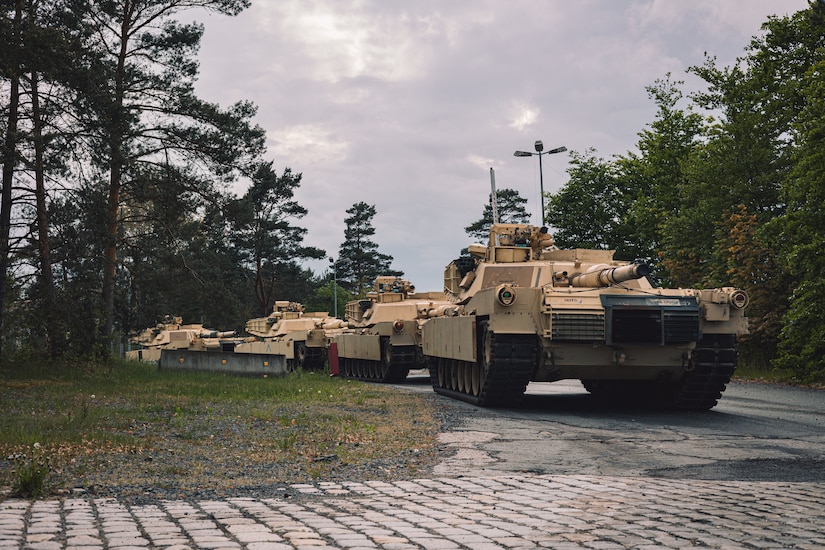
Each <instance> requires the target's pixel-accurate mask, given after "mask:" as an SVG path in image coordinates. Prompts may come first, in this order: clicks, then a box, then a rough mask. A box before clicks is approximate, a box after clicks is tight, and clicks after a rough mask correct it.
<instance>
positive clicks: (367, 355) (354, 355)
mask: <svg viewBox="0 0 825 550" xmlns="http://www.w3.org/2000/svg"><path fill="white" fill-rule="evenodd" d="M457 309H458V308H457V306H456V305H455V304H453V303H452V302H450V301H449V300H447V298H446V296H445V295H444V293H443V292H416V290H415V286H413V285H412V284H411V283H410V281H408V280H406V279H402V278H401V277H394V276H383V277H377V278H376V279H375V281H374V283H373V291H372V292H369V293H367V296H366V298H364V299H363V300H354V301H351V302H349V303H347V306H346V315H345V320H346V321H347V323H348V325H349V327H350V329H349V330H346V331H344V332H342V333H340V334H337V335H336V336H334V338H333V341H334V342H335V344H336V347H337V350H338V360H339V365H340V374H341V376H343V377H346V378H355V379H358V380H366V381H370V382H387V383H396V382H402V381H404V380H405V379H406V378H407V375H408V374H409V372H410V369H416V368H424V367H425V366H426V363H425V362H424V359H423V356H422V354H421V327H422V326H423V325H425V324H426V322H428V321H429V320H430V319H432V318H433V317H438V316H441V315H445V314H450V313H451V312H456V311H457Z"/></svg>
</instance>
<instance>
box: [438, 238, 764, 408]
mask: <svg viewBox="0 0 825 550" xmlns="http://www.w3.org/2000/svg"><path fill="white" fill-rule="evenodd" d="M468 253H469V254H468V255H467V256H465V257H462V258H459V259H458V260H455V261H454V262H452V263H451V264H450V265H449V266H447V268H446V270H445V273H444V286H445V293H446V295H447V296H448V297H449V298H450V299H451V300H452V301H453V302H454V303H455V304H457V305H459V306H461V309H460V311H459V315H457V316H454V317H439V318H435V319H431V320H430V321H429V322H427V324H425V325H424V327H423V333H422V336H423V341H422V348H423V353H424V355H425V356H426V357H427V359H428V362H429V370H430V379H431V382H432V385H433V389H434V390H435V391H436V392H437V393H439V394H443V395H448V396H450V397H454V398H458V399H462V400H465V401H468V402H470V403H474V404H476V405H481V406H496V405H507V404H513V403H516V402H518V401H519V400H520V398H521V396H522V395H523V393H524V391H525V389H526V387H527V384H528V383H529V382H531V381H537V382H553V381H557V380H563V379H579V380H581V382H582V383H583V385H584V387H585V389H587V390H588V391H589V392H591V393H593V394H599V395H605V396H612V397H619V398H627V397H632V399H634V400H636V402H640V401H642V402H644V401H646V402H657V403H664V404H667V405H669V406H672V407H676V408H682V409H710V408H712V407H713V406H715V405H716V403H717V400H718V399H719V398H720V397H721V395H722V392H723V391H724V390H725V386H726V384H727V383H728V382H729V381H730V377H731V375H732V374H733V371H734V369H735V368H736V361H737V336H739V335H741V334H746V333H747V332H748V323H747V318H746V317H745V316H744V308H745V306H746V305H747V304H748V295H747V294H746V293H745V292H744V291H742V290H737V289H734V288H714V289H704V290H697V289H686V288H676V289H663V288H654V287H653V286H652V285H651V284H650V282H649V280H648V279H647V278H646V275H647V274H648V273H649V267H648V266H647V265H645V264H640V263H629V262H622V261H617V260H614V258H613V253H614V252H613V251H610V250H587V249H573V250H559V249H557V248H555V247H554V246H553V241H552V238H551V236H550V234H549V233H548V232H547V229H546V228H539V227H535V226H531V225H524V224H494V225H493V226H492V227H491V229H490V239H489V243H488V244H487V245H481V244H475V245H471V246H470V247H469V248H468Z"/></svg>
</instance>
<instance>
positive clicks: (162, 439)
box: [0, 395, 457, 504]
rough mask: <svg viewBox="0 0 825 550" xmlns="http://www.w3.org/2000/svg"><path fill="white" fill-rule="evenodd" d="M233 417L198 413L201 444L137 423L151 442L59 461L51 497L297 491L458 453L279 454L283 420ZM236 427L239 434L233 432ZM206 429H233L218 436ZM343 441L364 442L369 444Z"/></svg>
mask: <svg viewBox="0 0 825 550" xmlns="http://www.w3.org/2000/svg"><path fill="white" fill-rule="evenodd" d="M423 399H424V401H425V403H426V405H427V407H429V409H430V413H431V414H432V416H433V417H434V418H435V419H436V420H437V424H439V425H440V431H447V430H449V429H450V427H451V426H453V425H455V423H456V422H457V419H456V416H455V414H454V412H453V410H452V407H451V404H450V403H449V402H448V401H445V400H443V399H438V398H437V397H436V396H435V395H425V396H423ZM235 413H237V411H233V414H235ZM231 418H232V417H230V416H228V415H225V414H212V415H208V416H205V417H204V418H198V420H197V430H198V433H199V434H200V435H199V436H198V438H200V439H201V441H200V442H195V443H193V441H192V434H191V433H190V434H187V435H186V436H185V437H184V436H182V435H181V434H179V433H176V432H175V431H174V430H172V431H169V430H165V431H164V432H163V433H160V434H159V433H157V432H158V430H157V429H155V428H154V427H151V428H146V427H144V426H134V429H135V430H136V431H138V432H139V431H140V430H142V429H144V430H146V431H147V434H146V438H147V445H145V446H144V447H143V448H134V447H131V448H124V449H111V450H109V449H106V450H101V449H90V450H88V452H86V453H81V454H78V453H76V452H74V453H72V455H71V458H68V459H63V460H60V459H58V460H55V461H53V462H54V464H55V465H54V467H53V472H52V474H51V475H50V477H49V479H48V480H47V484H46V485H47V491H48V495H47V496H48V497H62V496H71V497H87V496H88V497H95V498H97V497H113V498H117V499H119V500H120V501H123V502H128V503H135V504H149V503H156V502H158V501H161V500H166V499H182V500H204V499H218V498H229V497H252V498H268V497H284V496H295V494H294V491H293V489H291V487H290V486H291V485H292V484H295V483H317V482H323V481H337V482H341V481H366V480H386V481H389V480H404V479H413V478H421V477H427V476H428V475H430V474H431V472H432V469H433V467H435V466H436V465H437V464H439V463H440V462H442V461H443V460H444V459H445V458H447V457H448V456H450V455H451V454H453V453H454V452H455V451H454V449H452V448H449V447H447V446H446V445H442V444H439V443H437V442H436V437H437V433H431V434H429V435H430V437H429V438H428V439H427V440H426V441H422V444H421V445H420V446H413V447H412V448H409V446H407V447H408V448H403V446H401V448H400V450H395V451H394V450H392V449H384V450H379V451H377V452H376V450H374V449H373V450H370V452H366V453H364V456H366V458H364V459H353V458H350V459H342V458H340V456H350V457H352V456H358V455H359V453H358V452H357V449H355V451H356V452H352V451H353V449H352V448H350V449H348V450H349V451H350V452H337V453H334V454H327V455H320V456H319V455H314V454H313V453H311V452H304V450H303V449H290V452H289V453H280V452H277V450H276V452H273V445H272V444H271V441H272V438H274V437H277V434H278V432H277V430H276V429H275V428H276V427H275V426H270V425H268V424H269V423H266V422H259V423H257V424H254V425H253V430H252V432H251V433H250V430H249V428H238V425H237V424H235V423H233V422H231ZM233 431H235V432H238V433H231V434H230V432H233ZM149 432H151V433H149ZM436 432H437V430H436ZM206 434H230V435H224V436H219V437H218V438H212V437H210V436H207V435H206ZM281 437H282V436H281ZM150 438H151V440H152V442H151V444H149V443H148V440H149V439H150ZM256 441H257V443H256ZM267 441H269V444H268V445H267ZM341 445H351V446H354V447H358V446H359V445H364V443H360V442H353V443H342V444H341ZM366 445H369V443H367V444H366ZM287 455H288V456H287ZM0 462H2V461H0ZM2 466H4V467H5V466H8V464H3V465H2ZM9 492H10V487H8V486H6V487H2V486H0V499H2V498H3V496H8V494H9Z"/></svg>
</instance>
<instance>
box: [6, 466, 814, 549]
mask: <svg viewBox="0 0 825 550" xmlns="http://www.w3.org/2000/svg"><path fill="white" fill-rule="evenodd" d="M291 488H292V489H293V491H292V492H293V493H295V494H296V496H295V497H290V498H287V497H286V496H284V497H283V498H273V499H252V498H227V499H225V500H208V501H207V500H198V501H193V502H189V501H182V500H176V501H161V502H160V503H158V504H155V505H126V504H124V503H122V502H119V501H118V500H116V499H108V498H88V499H86V498H66V499H62V500H43V501H34V502H30V501H25V500H15V499H11V500H5V501H3V502H0V549H2V548H31V549H52V548H73V549H80V548H85V549H147V548H169V549H184V548H250V549H259V548H267V549H273V550H277V549H281V548H283V549H287V548H313V549H316V548H349V549H358V548H388V549H406V548H431V549H450V548H472V549H474V550H475V549H492V548H560V549H563V548H591V549H611V548H640V549H646V548H697V547H706V548H811V549H813V548H817V549H821V548H825V483H784V482H782V483H779V482H739V481H737V482H730V481H728V482H717V481H698V480H672V479H659V478H623V477H602V476H539V475H505V476H497V477H469V478H458V479H452V478H438V479H419V480H415V481H398V482H394V483H386V482H365V483H343V484H341V483H318V484H316V485H293V486H292V487H291Z"/></svg>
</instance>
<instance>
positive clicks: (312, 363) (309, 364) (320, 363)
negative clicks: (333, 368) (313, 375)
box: [301, 348, 327, 370]
mask: <svg viewBox="0 0 825 550" xmlns="http://www.w3.org/2000/svg"><path fill="white" fill-rule="evenodd" d="M326 361H327V350H326V348H306V356H305V357H304V364H303V365H302V366H301V368H303V369H308V370H317V369H322V368H324V363H326Z"/></svg>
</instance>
